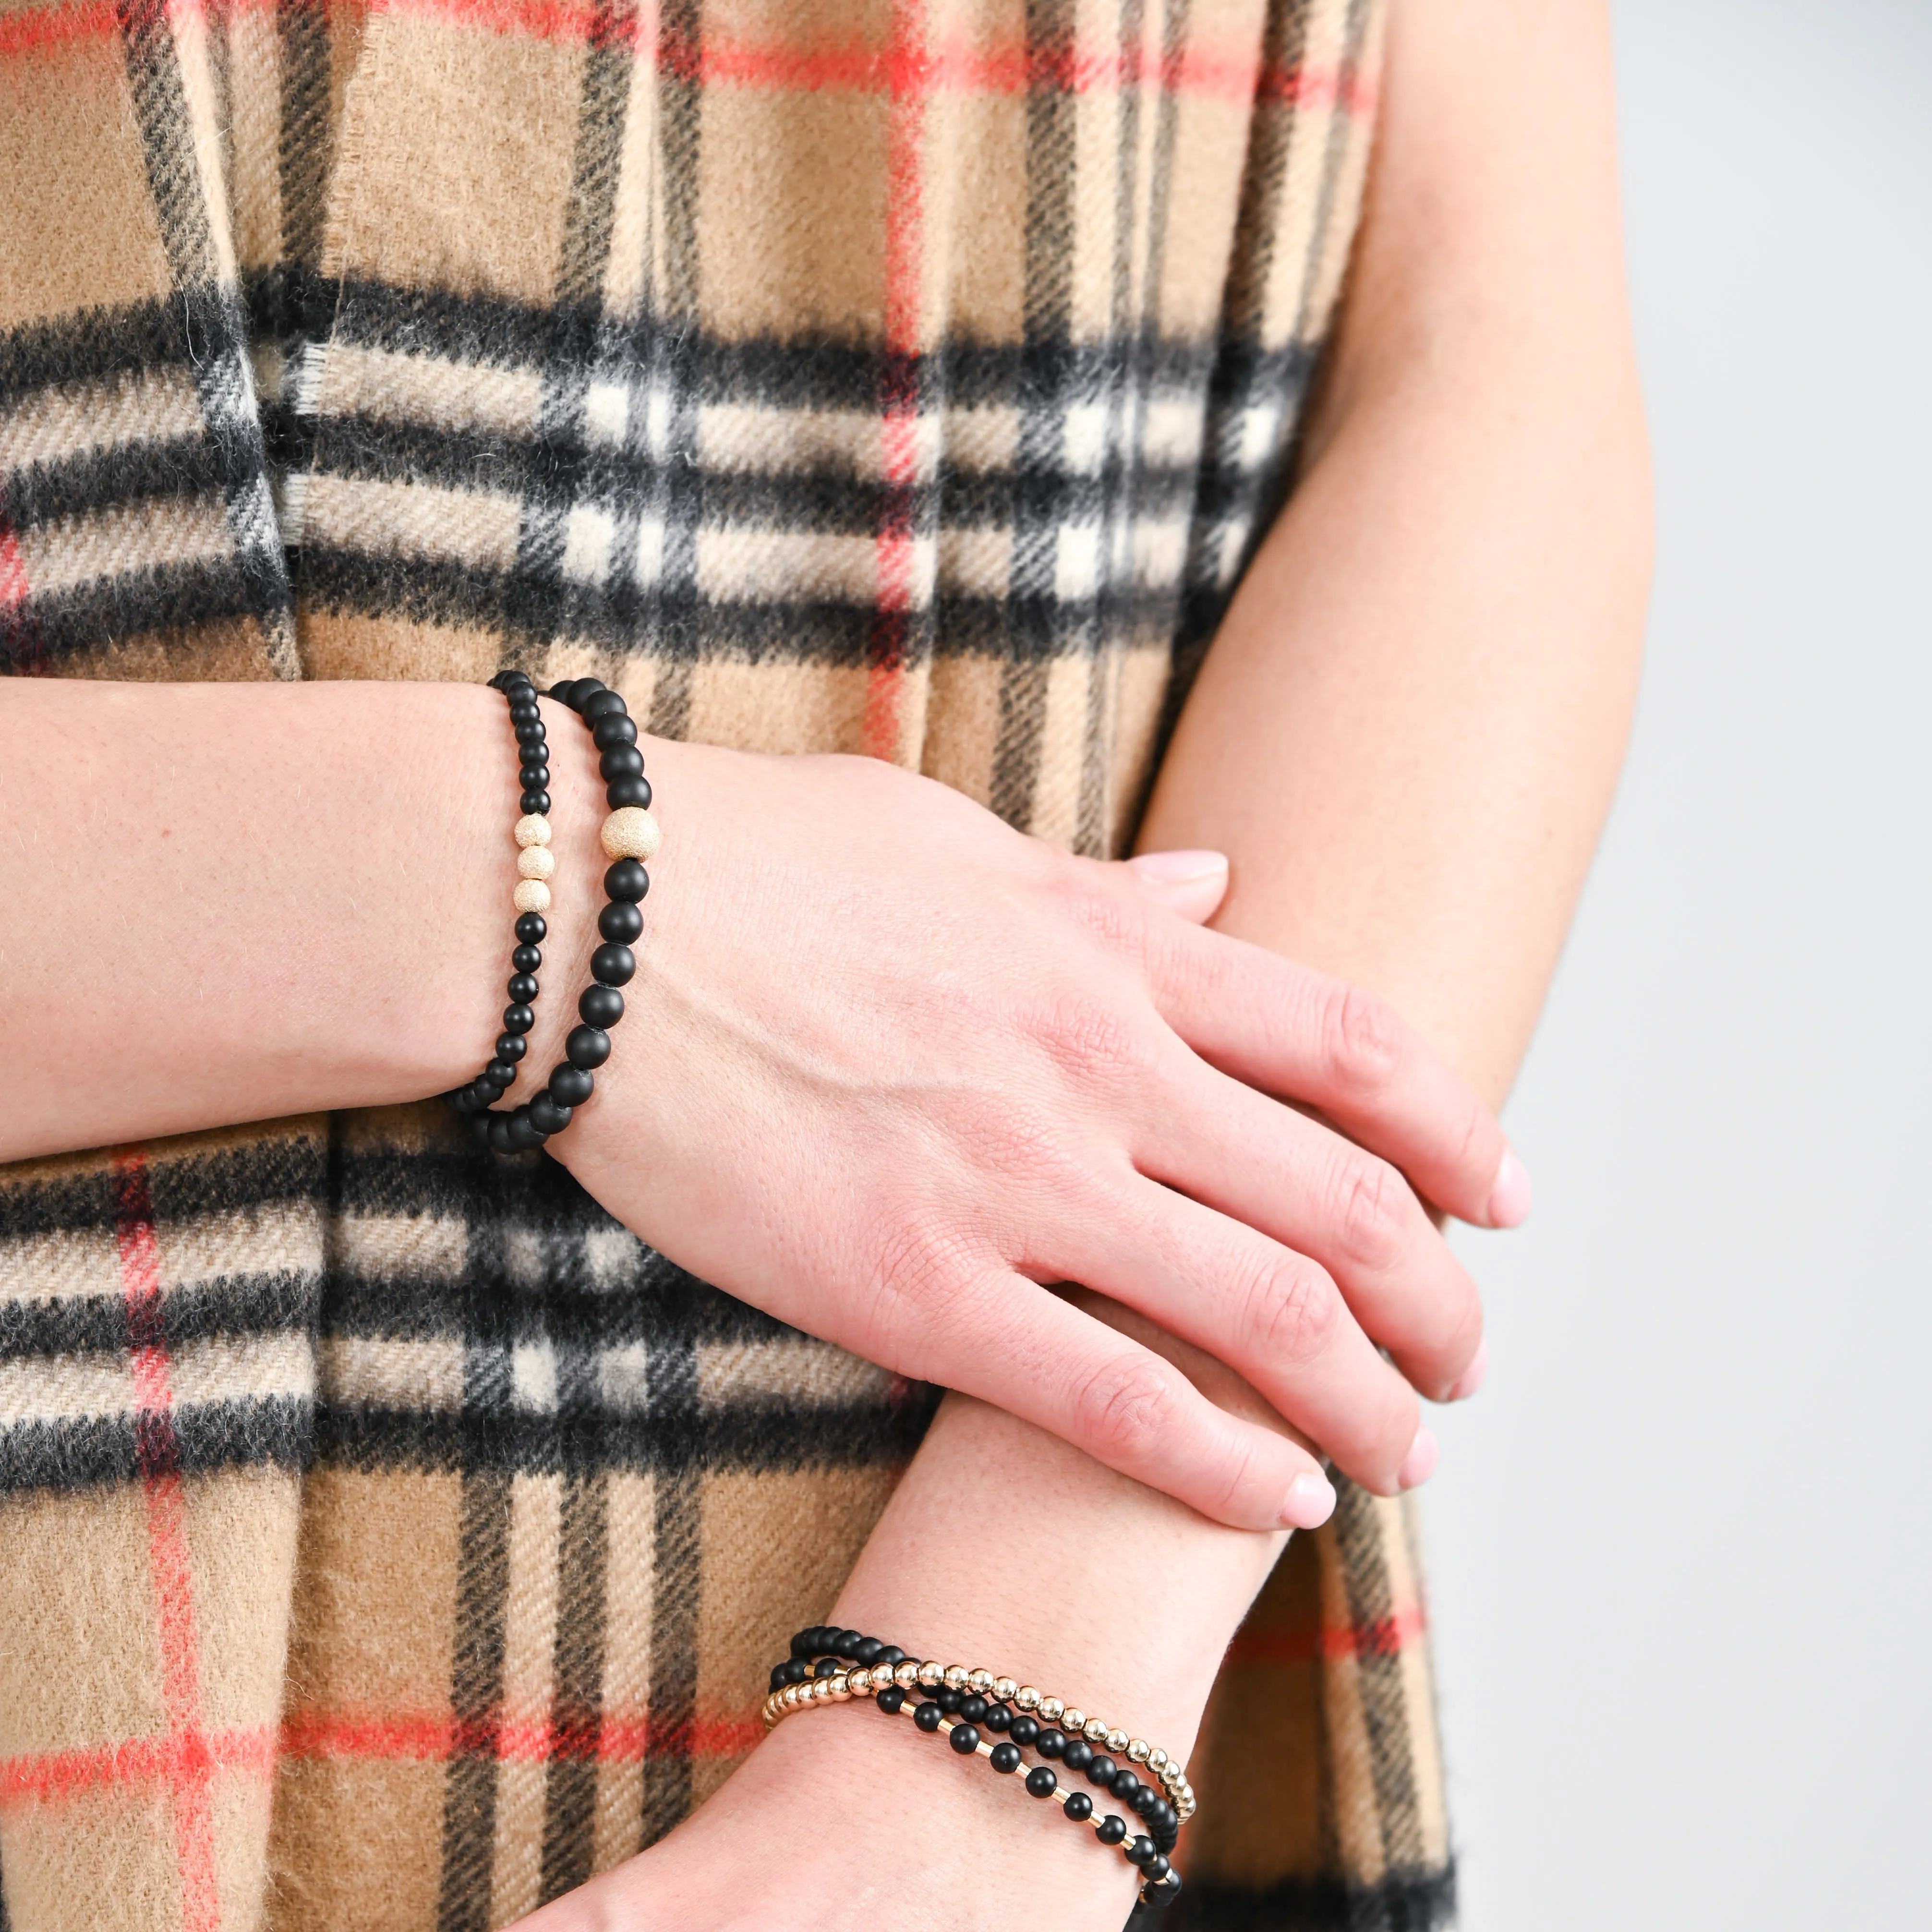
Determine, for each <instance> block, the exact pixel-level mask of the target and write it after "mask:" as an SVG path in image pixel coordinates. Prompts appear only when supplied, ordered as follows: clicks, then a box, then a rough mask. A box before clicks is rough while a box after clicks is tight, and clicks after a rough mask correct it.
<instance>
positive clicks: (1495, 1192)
mask: <svg viewBox="0 0 1932 1932" xmlns="http://www.w3.org/2000/svg"><path fill="white" fill-rule="evenodd" d="M1526 1220H1529V1171H1528V1169H1526V1168H1525V1167H1524V1166H1523V1163H1522V1162H1521V1161H1520V1160H1517V1157H1516V1153H1515V1150H1514V1148H1511V1149H1509V1150H1508V1151H1505V1154H1504V1155H1503V1164H1502V1166H1500V1167H1499V1168H1498V1169H1496V1186H1495V1187H1493V1188H1492V1189H1490V1226H1491V1227H1493V1228H1516V1227H1520V1226H1522V1225H1523V1223H1524V1222H1525V1221H1526Z"/></svg>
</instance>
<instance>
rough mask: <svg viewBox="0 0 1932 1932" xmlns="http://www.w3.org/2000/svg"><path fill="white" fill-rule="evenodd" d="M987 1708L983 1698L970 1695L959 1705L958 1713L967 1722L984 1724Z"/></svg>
mask: <svg viewBox="0 0 1932 1932" xmlns="http://www.w3.org/2000/svg"><path fill="white" fill-rule="evenodd" d="M988 1708H989V1707H988V1705H987V1703H986V1699H985V1698H983V1697H977V1696H974V1697H968V1698H967V1699H966V1700H965V1702H964V1703H962V1704H961V1705H960V1706H959V1715H961V1716H962V1718H965V1720H966V1721H967V1722H968V1724H984V1723H985V1722H986V1712H987V1709H988Z"/></svg>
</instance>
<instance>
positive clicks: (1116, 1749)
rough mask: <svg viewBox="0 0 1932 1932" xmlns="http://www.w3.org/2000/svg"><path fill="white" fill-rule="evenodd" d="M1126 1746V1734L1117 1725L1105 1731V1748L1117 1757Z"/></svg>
mask: <svg viewBox="0 0 1932 1932" xmlns="http://www.w3.org/2000/svg"><path fill="white" fill-rule="evenodd" d="M1107 1748H1108V1749H1109V1751H1112V1753H1113V1754H1114V1755H1115V1757H1119V1755H1120V1754H1121V1752H1122V1751H1125V1750H1126V1749H1127V1733H1126V1732H1125V1731H1124V1730H1121V1727H1120V1726H1119V1725H1118V1724H1116V1725H1115V1727H1114V1728H1113V1729H1112V1730H1111V1731H1109V1733H1107Z"/></svg>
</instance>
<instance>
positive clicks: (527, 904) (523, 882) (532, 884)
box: [510, 879, 550, 912]
mask: <svg viewBox="0 0 1932 1932" xmlns="http://www.w3.org/2000/svg"><path fill="white" fill-rule="evenodd" d="M510 903H511V904H512V905H514V907H516V909H517V911H519V912H548V911H549V910H550V888H549V886H547V885H545V884H544V882H543V881H542V880H541V879H519V880H517V889H516V890H515V891H514V892H512V893H511V895H510Z"/></svg>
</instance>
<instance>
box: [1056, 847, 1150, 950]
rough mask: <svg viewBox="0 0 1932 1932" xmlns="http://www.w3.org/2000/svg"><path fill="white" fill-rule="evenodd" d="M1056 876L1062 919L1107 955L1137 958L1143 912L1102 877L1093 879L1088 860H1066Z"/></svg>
mask: <svg viewBox="0 0 1932 1932" xmlns="http://www.w3.org/2000/svg"><path fill="white" fill-rule="evenodd" d="M1067 865H1068V866H1069V867H1070V870H1068V871H1064V872H1063V873H1062V874H1061V877H1060V879H1059V881H1058V896H1059V899H1060V903H1061V907H1062V909H1063V910H1064V912H1065V913H1066V915H1067V917H1068V918H1069V919H1071V920H1072V921H1073V923H1074V924H1075V925H1076V926H1079V928H1080V929H1082V931H1083V932H1086V933H1088V935H1091V937H1092V938H1094V939H1096V940H1097V941H1100V944H1101V945H1103V947H1106V949H1107V950H1108V951H1109V952H1110V953H1118V954H1120V955H1121V956H1123V957H1124V958H1126V959H1139V958H1140V957H1141V956H1142V952H1143V951H1144V950H1145V947H1146V945H1147V939H1148V916H1147V909H1146V908H1145V907H1144V906H1141V905H1139V904H1136V903H1135V902H1134V901H1133V899H1131V898H1129V897H1128V895H1127V893H1126V892H1124V891H1122V890H1121V889H1120V886H1119V884H1118V882H1117V881H1115V880H1112V879H1109V878H1107V877H1106V876H1105V875H1104V874H1103V875H1101V876H1100V877H1096V876H1095V874H1094V871H1093V870H1092V869H1091V861H1082V860H1078V859H1070V860H1068V861H1067Z"/></svg>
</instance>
